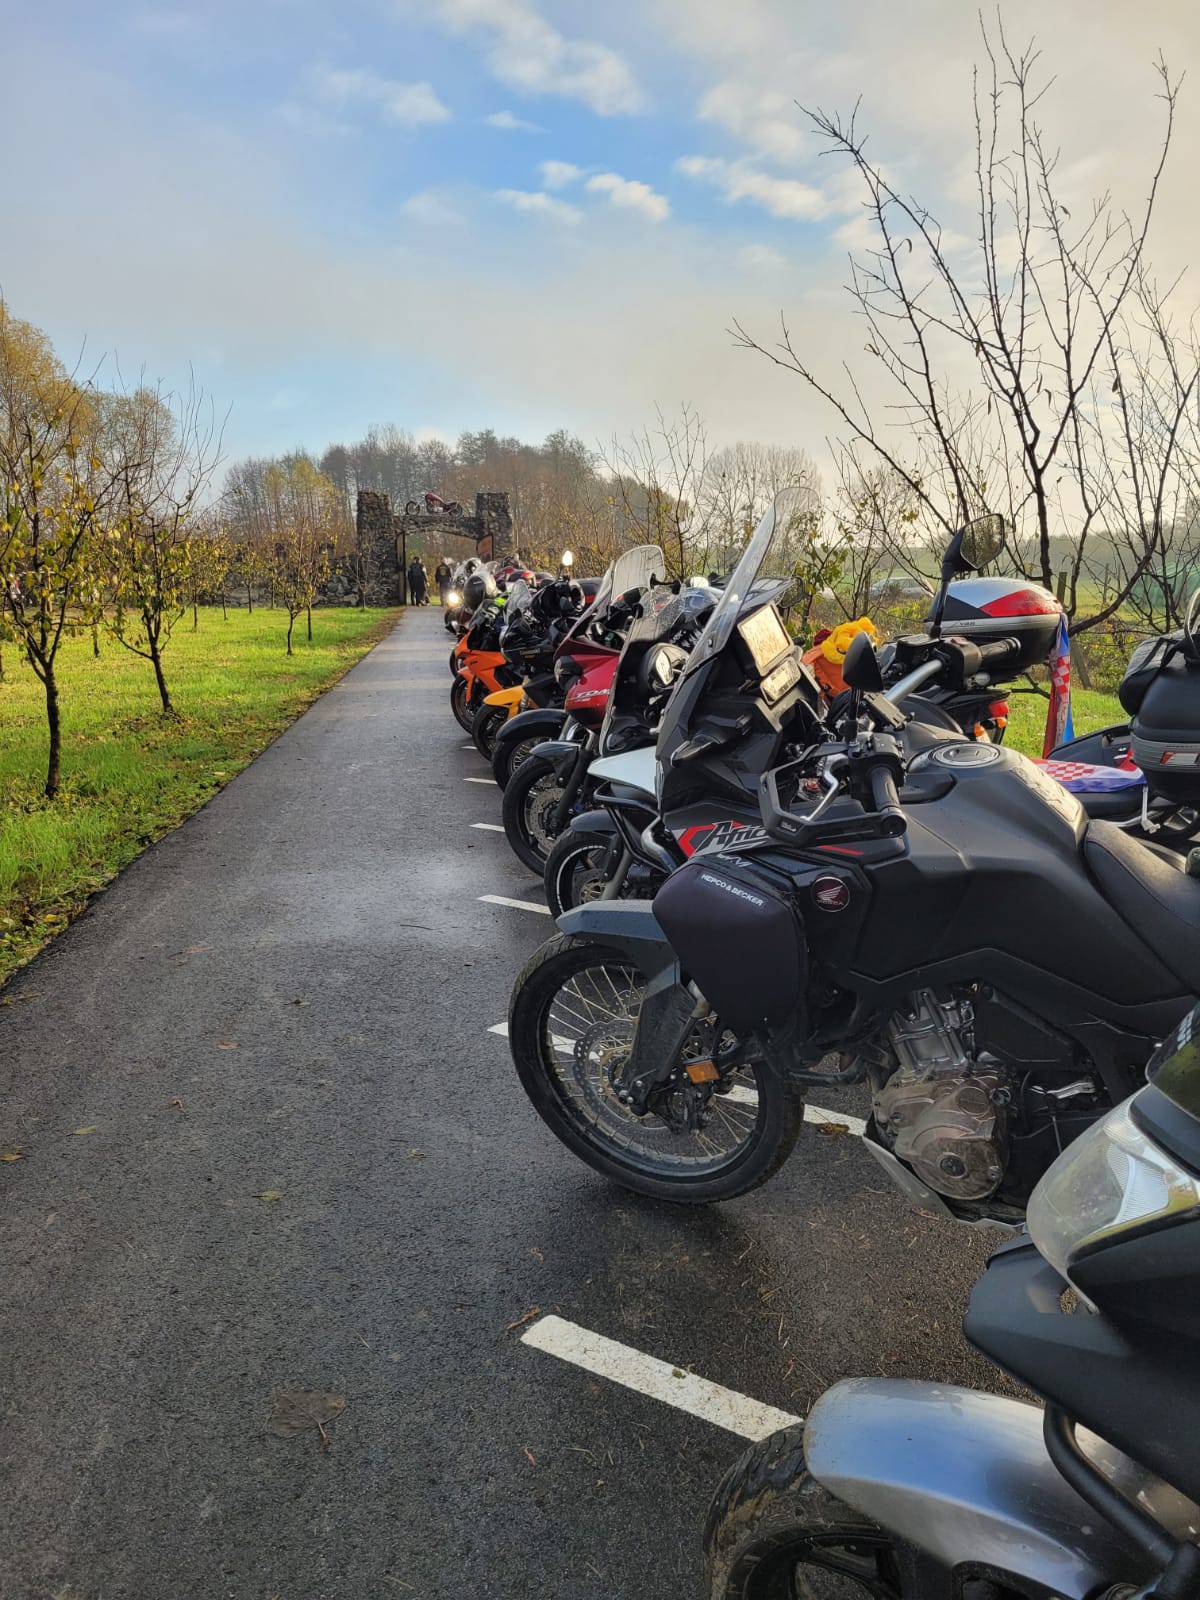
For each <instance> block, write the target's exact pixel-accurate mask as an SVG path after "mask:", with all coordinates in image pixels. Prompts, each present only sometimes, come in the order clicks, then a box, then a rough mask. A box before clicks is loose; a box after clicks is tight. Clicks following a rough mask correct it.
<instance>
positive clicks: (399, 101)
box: [317, 68, 450, 128]
mask: <svg viewBox="0 0 1200 1600" xmlns="http://www.w3.org/2000/svg"><path fill="white" fill-rule="evenodd" d="M317 92H318V94H320V95H321V96H322V97H323V98H324V99H326V100H330V101H333V102H334V103H335V104H338V105H347V104H350V103H354V102H357V103H359V104H362V105H371V106H374V107H375V109H376V110H377V111H378V112H379V115H380V116H381V117H382V118H383V120H384V121H385V122H391V123H394V124H395V125H396V126H398V127H402V128H417V127H420V126H421V125H422V124H424V123H434V122H448V121H449V120H450V110H449V108H448V107H447V106H445V105H443V104H442V102H441V101H440V100H439V99H438V97H437V94H436V92H435V90H434V87H433V85H432V84H431V83H399V82H397V81H396V80H395V79H394V78H381V77H380V76H379V75H378V73H375V72H368V71H367V70H366V69H365V68H353V69H345V70H341V71H337V70H333V69H327V70H324V71H322V72H320V73H318V74H317Z"/></svg>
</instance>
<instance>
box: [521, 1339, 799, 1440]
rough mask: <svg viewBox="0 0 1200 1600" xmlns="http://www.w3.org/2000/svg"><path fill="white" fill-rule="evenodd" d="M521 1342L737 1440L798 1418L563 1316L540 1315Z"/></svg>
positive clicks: (760, 1434) (760, 1436)
mask: <svg viewBox="0 0 1200 1600" xmlns="http://www.w3.org/2000/svg"><path fill="white" fill-rule="evenodd" d="M521 1343H522V1344H527V1345H529V1347H530V1348H531V1349H533V1350H542V1351H544V1352H545V1353H546V1354H547V1355H551V1356H557V1357H558V1359H559V1360H560V1361H567V1362H569V1363H570V1364H571V1365H572V1366H573V1367H582V1368H583V1370H584V1371H585V1372H591V1373H594V1374H595V1375H596V1377H598V1378H607V1379H608V1380H609V1382H610V1383H619V1384H621V1385H622V1386H623V1387H624V1388H626V1389H632V1390H634V1392H635V1393H637V1394H642V1395H645V1396H646V1397H647V1398H648V1399H650V1400H659V1401H661V1402H662V1404H663V1405H667V1406H674V1407H675V1409H676V1410H677V1411H686V1412H688V1413H690V1415H692V1416H693V1417H701V1418H702V1419H703V1420H704V1421H705V1422H711V1423H713V1425H714V1426H715V1427H718V1428H724V1429H725V1430H726V1432H728V1433H736V1434H737V1435H738V1436H739V1437H740V1438H742V1439H765V1438H766V1437H767V1435H768V1434H772V1433H775V1432H776V1431H777V1430H778V1429H779V1428H787V1427H790V1426H791V1425H792V1424H793V1423H795V1422H799V1421H801V1420H802V1419H801V1418H800V1417H796V1416H793V1415H792V1414H791V1413H790V1412H787V1411H779V1410H777V1409H776V1408H775V1407H774V1406H768V1405H764V1404H763V1403H762V1401H761V1400H752V1399H751V1398H750V1396H749V1395H745V1394H739V1393H738V1392H737V1390H736V1389H726V1388H725V1386H724V1385H723V1384H720V1383H711V1382H710V1381H709V1380H708V1379H707V1378H698V1377H697V1376H696V1375H695V1373H692V1372H685V1371H684V1370H683V1368H682V1367H673V1366H671V1364H670V1362H668V1361H659V1360H658V1358H657V1357H656V1356H648V1355H646V1354H645V1353H644V1352H643V1351H641V1350H634V1349H633V1348H632V1347H631V1346H629V1345H627V1344H619V1343H618V1342H617V1340H616V1339H607V1338H605V1336H604V1335H603V1334H602V1333H593V1332H592V1331H591V1330H590V1329H588V1328H581V1327H580V1326H579V1325H578V1324H577V1323H574V1322H568V1321H566V1319H565V1318H563V1317H555V1316H549V1317H542V1318H541V1319H540V1320H539V1321H538V1322H535V1323H534V1324H533V1326H532V1327H531V1328H528V1329H526V1331H525V1332H524V1333H523V1334H522V1335H521Z"/></svg>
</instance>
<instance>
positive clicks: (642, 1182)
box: [508, 934, 804, 1205]
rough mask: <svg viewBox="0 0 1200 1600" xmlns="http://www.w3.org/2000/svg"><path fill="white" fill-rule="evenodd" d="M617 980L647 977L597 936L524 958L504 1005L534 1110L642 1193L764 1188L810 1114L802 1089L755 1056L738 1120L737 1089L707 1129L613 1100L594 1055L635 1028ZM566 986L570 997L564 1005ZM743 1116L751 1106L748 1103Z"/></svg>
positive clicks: (681, 1196) (680, 1199)
mask: <svg viewBox="0 0 1200 1600" xmlns="http://www.w3.org/2000/svg"><path fill="white" fill-rule="evenodd" d="M622 985H628V988H629V994H630V995H632V994H633V993H634V991H635V990H636V989H637V987H638V986H639V985H642V986H644V980H643V979H642V976H641V974H640V973H637V972H636V971H635V970H634V969H633V967H632V966H631V964H630V960H629V957H628V956H627V955H626V954H625V953H624V952H623V951H621V950H618V949H617V948H616V947H615V946H610V945H605V944H602V943H600V942H598V941H593V940H590V939H576V938H570V937H568V936H567V935H565V934H557V935H556V936H555V937H554V938H552V939H549V940H547V942H546V943H545V944H544V945H543V946H542V947H541V949H540V950H538V951H536V952H535V953H534V955H533V956H532V957H531V958H530V960H529V961H528V962H527V963H526V965H525V967H524V970H523V971H522V972H521V974H520V976H519V977H518V978H517V981H516V984H515V985H514V987H513V992H512V999H511V1000H510V1002H509V1008H508V1038H509V1047H510V1049H511V1051H512V1058H513V1063H514V1065H515V1067H516V1069H517V1076H518V1077H519V1078H520V1080H521V1085H522V1087H523V1088H524V1090H525V1093H526V1094H527V1095H528V1096H529V1098H530V1100H531V1101H532V1102H533V1105H534V1108H535V1110H536V1111H537V1113H538V1115H539V1116H540V1117H541V1118H542V1121H543V1122H545V1123H546V1125H547V1127H549V1128H550V1130H551V1131H552V1132H553V1133H554V1135H555V1136H556V1137H557V1138H558V1139H560V1140H561V1141H562V1143H563V1144H565V1145H566V1146H567V1148H568V1149H569V1150H571V1151H572V1152H573V1153H574V1154H575V1155H577V1156H578V1157H579V1158H580V1159H581V1160H582V1161H585V1162H586V1163H587V1165H588V1166H589V1167H592V1168H593V1169H594V1170H595V1171H596V1172H599V1173H602V1174H603V1175H604V1176H605V1177H606V1178H609V1179H611V1180H613V1181H614V1182H616V1183H619V1184H621V1185H622V1186H623V1187H624V1188H626V1189H631V1190H633V1191H634V1193H636V1194H644V1195H649V1196H650V1197H651V1198H653V1199H655V1200H671V1201H674V1202H675V1203H676V1204H680V1205H700V1204H704V1203H706V1202H708V1201H711V1200H731V1199H733V1197H734V1196H735V1195H739V1194H746V1193H747V1192H748V1191H749V1190H751V1189H757V1188H758V1186H759V1184H762V1183H765V1182H766V1181H767V1179H768V1178H770V1177H771V1176H772V1175H773V1174H774V1173H776V1172H777V1171H778V1170H779V1168H780V1167H781V1166H782V1165H783V1163H784V1162H785V1161H786V1160H787V1158H788V1156H789V1155H790V1154H791V1151H792V1147H793V1146H794V1145H795V1143H796V1139H797V1137H798V1135H799V1132H800V1128H801V1125H802V1124H803V1121H804V1101H803V1097H802V1096H801V1095H800V1094H799V1093H798V1092H797V1090H796V1089H795V1088H793V1087H792V1086H791V1085H788V1084H785V1083H784V1081H783V1079H782V1078H781V1077H780V1076H779V1074H778V1073H775V1072H772V1071H770V1070H769V1069H768V1068H767V1067H766V1066H765V1065H764V1064H763V1063H755V1064H753V1065H749V1066H746V1067H743V1068H742V1069H741V1071H740V1073H739V1076H740V1077H742V1078H743V1079H744V1085H739V1086H738V1087H739V1088H740V1089H741V1091H742V1092H741V1100H742V1101H743V1102H744V1101H745V1100H746V1099H747V1098H748V1092H752V1093H753V1097H754V1103H755V1105H756V1110H755V1112H754V1113H753V1120H745V1121H743V1122H741V1123H740V1124H739V1123H738V1122H737V1120H736V1114H737V1111H738V1103H737V1101H736V1100H735V1099H734V1098H732V1097H731V1098H729V1099H728V1100H727V1101H725V1103H724V1104H722V1103H720V1101H718V1103H717V1104H716V1105H715V1107H714V1115H715V1116H716V1117H717V1118H719V1119H721V1120H720V1121H709V1122H708V1124H707V1126H706V1128H705V1130H704V1131H703V1132H697V1133H688V1132H675V1131H673V1130H672V1129H671V1128H669V1127H668V1125H667V1123H666V1122H665V1121H662V1120H661V1119H659V1118H658V1117H656V1116H654V1115H653V1114H647V1116H645V1117H640V1118H639V1117H636V1116H634V1115H633V1113H632V1112H630V1111H627V1110H626V1109H625V1108H624V1107H623V1106H622V1105H621V1104H620V1103H619V1102H618V1100H617V1098H616V1094H615V1093H614V1091H613V1089H612V1087H611V1081H610V1079H609V1077H608V1067H609V1063H608V1062H607V1061H606V1060H605V1058H604V1056H603V1054H601V1055H599V1056H597V1055H596V1053H595V1052H596V1051H597V1050H599V1049H600V1048H601V1047H602V1046H603V1047H604V1048H606V1049H607V1050H608V1051H609V1053H610V1056H611V1052H612V1051H613V1049H614V1048H616V1049H618V1050H619V1049H620V1048H621V1045H620V1043H619V1042H618V1043H616V1044H615V1045H614V1040H618V1041H619V1040H621V1039H624V1038H625V1037H631V1036H632V1027H633V1023H634V1019H635V1017H636V1012H635V1011H629V1010H624V1011H621V1010H619V1009H616V1008H619V1007H620V1006H621V1004H622V1001H621V998H620V996H621V993H622V987H621V986H622ZM564 992H566V993H567V995H568V998H567V999H566V1000H563V1001H561V1002H559V997H560V996H561V995H562V994H563V993H564ZM610 995H611V996H612V1000H611V1001H610V1000H609V996H610ZM556 1004H557V1009H556ZM606 1007H607V1008H609V1011H610V1015H609V1016H608V1017H605V1016H604V1015H603V1014H602V1013H603V1011H604V1009H605V1008H606ZM596 1013H601V1014H600V1015H596ZM593 1017H594V1020H591V1019H592V1018H593ZM585 1025H586V1026H585ZM572 1028H582V1030H583V1031H582V1033H581V1037H580V1039H579V1040H577V1041H575V1042H574V1043H572V1040H571V1039H570V1037H569V1034H568V1035H565V1036H564V1033H563V1031H562V1030H564V1029H572ZM598 1029H599V1030H601V1032H600V1033H599V1034H597V1030H598ZM614 1029H616V1030H617V1031H616V1033H614V1032H613V1030H614ZM593 1036H594V1037H593ZM563 1057H565V1059H562V1058H563ZM597 1061H598V1063H599V1065H598V1067H596V1068H595V1069H594V1070H593V1063H594V1062H597ZM589 1071H590V1072H591V1076H590V1077H589ZM751 1085H753V1089H752V1091H751V1090H750V1086H751ZM721 1099H722V1100H724V1097H721ZM713 1100H714V1101H717V1100H718V1097H716V1096H714V1097H713ZM731 1108H732V1111H733V1113H734V1114H733V1115H731ZM740 1114H741V1115H742V1117H744V1118H746V1119H749V1118H750V1115H751V1114H750V1112H749V1110H748V1109H746V1110H743V1111H741V1113H740ZM727 1131H728V1132H731V1133H732V1134H733V1135H734V1136H735V1139H736V1142H735V1143H734V1144H733V1147H732V1148H731V1149H730V1150H729V1151H728V1153H726V1154H722V1152H721V1151H720V1150H717V1149H716V1145H717V1141H718V1139H719V1138H720V1137H721V1135H722V1134H723V1133H725V1132H727ZM714 1152H715V1153H714Z"/></svg>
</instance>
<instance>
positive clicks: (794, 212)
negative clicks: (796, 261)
mask: <svg viewBox="0 0 1200 1600" xmlns="http://www.w3.org/2000/svg"><path fill="white" fill-rule="evenodd" d="M675 165H676V167H677V168H678V169H679V171H680V172H682V173H684V174H686V176H687V177H689V178H697V179H699V180H700V182H702V183H709V184H712V185H713V187H714V188H716V189H719V190H720V192H721V193H722V194H723V195H724V197H725V200H726V201H727V203H728V204H729V205H736V204H737V202H738V201H740V200H749V201H751V202H752V203H753V204H754V205H759V206H762V207H763V209H764V210H765V211H769V212H770V213H771V215H772V216H773V217H787V218H790V219H791V220H793V221H800V222H816V221H818V220H819V219H820V218H821V217H824V216H826V215H827V214H828V211H829V201H828V199H827V198H826V196H825V195H824V194H823V193H822V192H821V190H820V189H817V188H815V187H814V186H813V185H812V184H811V183H803V182H801V180H800V179H799V178H776V177H773V176H772V175H771V174H770V173H768V172H761V171H759V169H758V168H757V167H752V166H749V165H748V164H747V163H746V162H744V161H722V160H721V158H720V157H719V156H684V157H682V158H681V159H680V160H679V161H677V162H676V163H675Z"/></svg>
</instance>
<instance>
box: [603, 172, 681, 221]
mask: <svg viewBox="0 0 1200 1600" xmlns="http://www.w3.org/2000/svg"><path fill="white" fill-rule="evenodd" d="M585 187H586V188H587V189H588V191H589V192H590V193H591V194H606V195H607V196H608V198H609V201H610V203H611V204H612V205H614V206H620V207H622V208H623V209H624V210H627V211H637V212H639V213H640V214H641V215H642V216H643V217H645V218H646V219H647V220H648V221H650V222H665V221H666V220H667V218H668V217H669V216H670V215H671V206H670V203H669V202H668V200H667V197H666V195H662V194H659V193H658V192H657V191H656V190H654V189H652V188H651V187H650V185H649V184H648V183H640V182H639V181H638V180H637V179H636V178H622V177H619V176H618V175H617V174H616V173H615V172H598V173H597V174H596V176H595V177H594V178H589V179H588V181H587V183H586V185H585Z"/></svg>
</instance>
